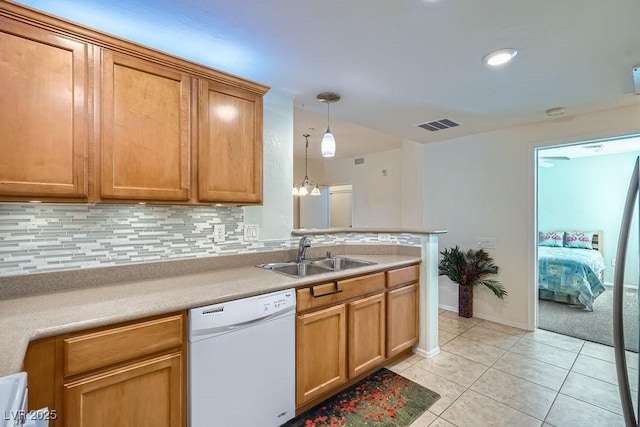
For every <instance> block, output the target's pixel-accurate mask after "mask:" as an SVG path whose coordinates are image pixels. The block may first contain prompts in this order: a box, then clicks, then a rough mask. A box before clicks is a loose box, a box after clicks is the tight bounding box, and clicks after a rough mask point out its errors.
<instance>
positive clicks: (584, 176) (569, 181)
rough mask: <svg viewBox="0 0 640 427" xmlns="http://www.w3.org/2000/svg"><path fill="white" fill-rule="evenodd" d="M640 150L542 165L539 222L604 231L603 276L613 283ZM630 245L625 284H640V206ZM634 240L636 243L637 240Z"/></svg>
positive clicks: (545, 225) (539, 186)
mask: <svg viewBox="0 0 640 427" xmlns="http://www.w3.org/2000/svg"><path fill="white" fill-rule="evenodd" d="M639 155H640V151H634V152H630V153H622V154H609V155H604V156H593V157H581V158H574V159H571V160H564V161H554V162H553V163H554V164H555V166H554V167H551V168H542V167H541V168H539V169H538V226H539V227H540V228H549V229H558V230H563V229H564V230H571V229H574V230H575V229H578V230H603V238H602V240H603V241H602V245H603V246H602V247H603V248H604V258H605V265H606V266H607V268H606V269H605V272H604V273H605V274H604V280H605V282H607V283H611V282H613V270H614V269H613V268H612V266H611V260H612V259H613V258H615V257H616V251H617V247H618V235H619V234H620V221H621V220H622V213H623V210H624V204H625V200H626V197H627V190H628V189H629V181H630V180H631V174H632V172H633V166H634V164H635V162H636V158H637V157H638V156H639ZM629 240H630V242H632V244H631V245H629V248H628V249H627V259H628V261H627V263H626V268H625V284H627V285H635V286H637V285H638V263H637V262H633V261H632V260H637V259H638V210H637V209H636V210H635V212H634V216H633V225H632V226H631V233H630V236H629ZM634 242H635V243H634Z"/></svg>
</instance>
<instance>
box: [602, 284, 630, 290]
mask: <svg viewBox="0 0 640 427" xmlns="http://www.w3.org/2000/svg"><path fill="white" fill-rule="evenodd" d="M604 286H605V288H613V282H604ZM623 287H624V288H625V289H631V290H637V289H638V285H633V284H627V283H625V284H624V286H623Z"/></svg>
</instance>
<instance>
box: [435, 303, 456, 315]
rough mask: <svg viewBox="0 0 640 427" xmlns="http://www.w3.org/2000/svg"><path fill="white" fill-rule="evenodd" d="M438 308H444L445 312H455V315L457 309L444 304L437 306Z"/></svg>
mask: <svg viewBox="0 0 640 427" xmlns="http://www.w3.org/2000/svg"><path fill="white" fill-rule="evenodd" d="M438 308H444V309H445V310H449V311H455V312H456V313H457V312H458V307H450V306H448V305H444V304H441V305H438Z"/></svg>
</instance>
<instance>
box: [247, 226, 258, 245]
mask: <svg viewBox="0 0 640 427" xmlns="http://www.w3.org/2000/svg"><path fill="white" fill-rule="evenodd" d="M259 229H260V226H259V225H258V224H245V225H244V241H245V242H248V241H251V240H258V239H259Z"/></svg>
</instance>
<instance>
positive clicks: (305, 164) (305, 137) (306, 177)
mask: <svg viewBox="0 0 640 427" xmlns="http://www.w3.org/2000/svg"><path fill="white" fill-rule="evenodd" d="M303 136H304V139H305V141H306V142H305V146H304V181H303V184H306V183H307V181H309V175H307V163H308V159H307V157H308V153H309V134H304V135H303Z"/></svg>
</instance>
